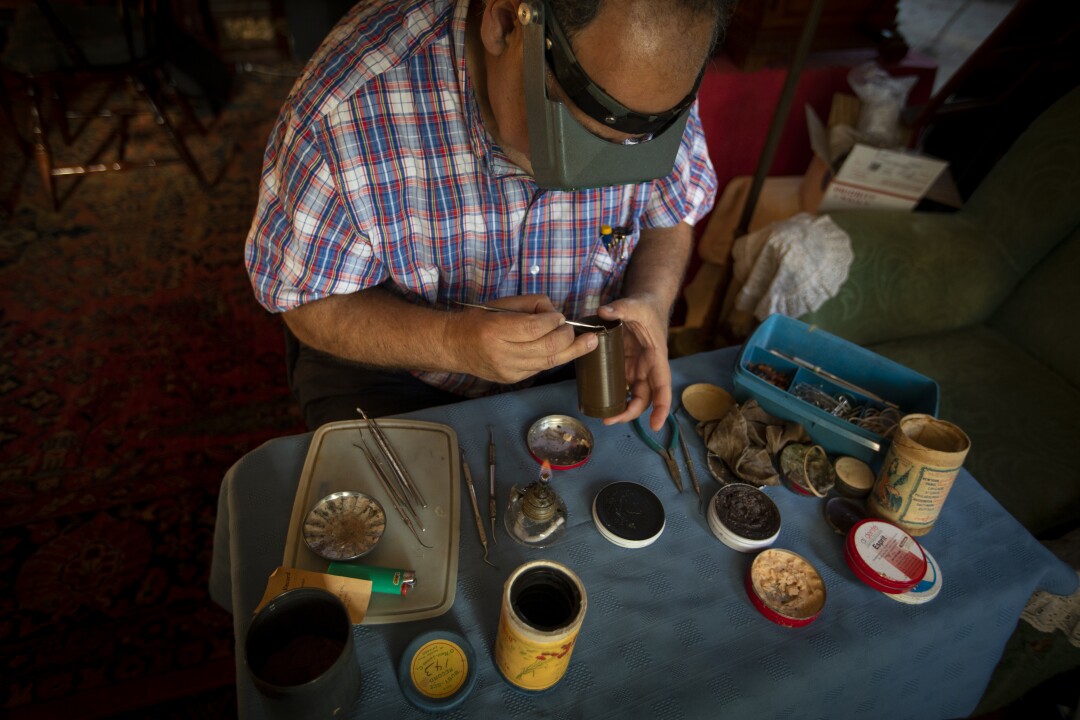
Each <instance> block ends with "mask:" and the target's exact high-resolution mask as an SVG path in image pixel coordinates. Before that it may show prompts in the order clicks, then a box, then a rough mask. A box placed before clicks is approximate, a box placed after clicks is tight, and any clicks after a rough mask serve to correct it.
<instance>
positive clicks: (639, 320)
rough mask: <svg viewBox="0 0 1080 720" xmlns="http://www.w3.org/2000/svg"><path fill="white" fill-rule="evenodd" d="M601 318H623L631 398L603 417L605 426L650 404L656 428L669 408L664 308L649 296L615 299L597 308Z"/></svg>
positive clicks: (631, 416)
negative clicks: (606, 416) (624, 408)
mask: <svg viewBox="0 0 1080 720" xmlns="http://www.w3.org/2000/svg"><path fill="white" fill-rule="evenodd" d="M599 315H600V317H601V318H603V319H604V320H622V323H623V350H624V353H625V355H626V382H627V384H628V385H629V386H630V401H629V402H628V403H627V404H626V410H624V411H623V412H622V413H620V414H618V415H616V416H614V417H610V418H607V419H605V420H604V424H605V425H614V424H615V423H621V422H628V421H630V420H633V419H634V418H636V417H638V416H639V415H641V413H643V412H645V409H646V408H648V407H649V404H650V403H652V406H653V410H652V414H651V415H650V416H649V425H650V426H651V427H652V429H653V430H654V431H659V430H660V428H661V427H663V425H664V421H665V420H666V419H667V416H668V412H669V411H670V410H671V366H670V365H669V364H668V350H667V333H668V319H667V318H668V316H667V308H664V309H661V308H660V307H658V305H657V302H656V301H655V300H654V299H653V298H650V297H648V296H645V295H639V296H635V297H629V298H623V299H621V300H616V301H614V302H612V303H611V304H610V305H605V306H603V307H601V308H600V312H599Z"/></svg>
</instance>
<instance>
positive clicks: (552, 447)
mask: <svg viewBox="0 0 1080 720" xmlns="http://www.w3.org/2000/svg"><path fill="white" fill-rule="evenodd" d="M525 444H526V445H527V446H528V448H529V454H530V455H532V456H533V458H535V459H536V461H537V462H539V463H543V462H547V463H548V465H550V466H551V469H552V470H570V469H572V468H576V467H580V466H582V465H584V464H585V463H586V462H588V460H589V457H590V456H591V455H592V448H593V436H592V433H591V432H589V429H588V428H587V427H585V425H583V424H582V422H581V421H580V420H578V419H577V418H574V417H571V416H569V415H547V416H545V417H542V418H540V419H539V420H537V421H536V422H534V423H533V424H532V427H530V428H529V432H528V434H527V435H526V436H525Z"/></svg>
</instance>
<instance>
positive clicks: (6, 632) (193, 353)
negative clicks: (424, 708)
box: [0, 70, 304, 719]
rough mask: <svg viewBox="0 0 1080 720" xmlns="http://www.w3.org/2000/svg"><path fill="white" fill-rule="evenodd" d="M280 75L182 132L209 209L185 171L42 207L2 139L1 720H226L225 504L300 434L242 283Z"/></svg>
mask: <svg viewBox="0 0 1080 720" xmlns="http://www.w3.org/2000/svg"><path fill="white" fill-rule="evenodd" d="M293 79H294V78H293V77H292V76H291V75H290V73H289V71H287V70H286V71H284V72H282V73H281V74H280V75H274V74H243V75H240V76H238V77H237V78H236V81H235V83H234V89H233V93H232V97H231V98H230V100H229V102H228V105H227V107H226V108H225V109H224V111H223V112H222V113H221V114H220V115H219V116H218V117H217V118H216V119H212V120H213V122H212V124H211V125H210V128H209V132H208V134H207V135H206V136H205V137H201V136H198V135H192V136H191V146H192V150H193V151H194V153H195V154H196V156H197V157H198V159H199V161H200V164H201V165H202V167H203V168H204V171H205V172H206V173H207V174H208V176H210V177H211V178H214V177H216V178H217V181H216V184H215V185H214V188H213V190H212V191H211V192H209V193H205V192H203V191H202V190H200V189H199V187H198V185H197V184H196V182H195V180H194V178H193V177H192V176H191V175H190V174H189V173H188V172H187V170H186V169H185V167H184V166H183V165H182V164H176V165H169V166H167V167H160V168H157V169H152V170H137V171H133V172H130V173H123V174H112V175H96V176H90V177H87V178H86V179H85V180H84V181H82V182H76V181H73V180H70V179H66V178H61V179H60V181H59V187H60V192H61V196H62V206H61V209H60V210H59V211H58V212H53V211H51V210H50V209H48V203H47V201H46V196H45V193H44V191H43V189H42V187H41V184H40V180H39V179H38V176H37V173H36V171H35V170H34V166H33V164H32V162H30V160H29V159H28V158H26V157H24V155H23V154H22V153H21V151H20V149H19V147H18V145H16V143H15V142H14V141H13V137H12V135H11V133H10V132H9V131H8V127H7V126H6V125H5V126H4V131H3V133H0V166H2V169H0V173H3V174H2V175H0V193H3V194H4V196H5V197H6V198H7V199H8V208H9V209H8V211H7V212H6V213H4V214H0V227H2V230H0V716H4V717H11V718H30V717H33V718H35V719H40V718H50V717H58V718H59V717H63V718H73V717H77V718H98V717H119V716H123V717H125V718H128V717H130V718H135V717H144V716H145V717H151V716H153V717H157V718H163V717H173V716H174V715H175V716H176V717H195V716H199V715H202V713H196V712H195V711H185V710H183V708H184V703H185V702H186V701H185V700H183V698H185V697H188V698H191V697H197V696H198V695H199V694H200V693H203V694H205V693H207V692H211V691H213V692H215V693H216V696H217V697H218V698H223V699H220V700H218V701H216V702H217V705H218V706H219V707H218V708H217V709H214V710H211V711H207V714H206V715H202V716H205V717H211V716H212V717H221V716H225V715H222V713H232V714H235V699H234V698H235V696H233V699H232V700H229V690H228V688H229V687H230V686H231V685H232V683H233V681H234V670H233V657H234V656H233V642H234V641H233V636H232V622H231V619H230V616H229V615H228V614H226V613H225V612H224V611H223V610H222V609H221V608H219V607H218V606H216V605H215V604H214V603H213V602H212V601H211V600H210V599H209V597H208V593H207V577H208V573H209V565H210V557H211V546H212V539H213V531H214V517H215V514H216V509H217V507H216V503H217V493H218V489H219V485H220V482H221V478H222V476H223V474H224V473H225V471H226V470H227V469H228V467H229V466H230V465H231V464H232V463H233V462H235V461H236V460H237V459H238V458H239V457H241V456H242V455H243V454H244V453H246V452H248V451H249V450H252V449H253V448H255V447H257V446H258V445H260V444H261V443H263V442H264V441H266V440H268V439H269V438H272V437H276V436H280V435H286V434H291V433H295V432H302V431H303V429H304V428H303V425H302V423H301V420H300V417H299V414H298V413H297V412H296V410H295V409H294V407H293V405H292V402H291V399H290V397H289V394H288V390H287V388H286V384H285V370H284V359H283V356H284V353H283V340H282V334H281V326H280V322H279V320H277V319H276V318H274V317H272V316H271V315H269V314H268V313H266V312H265V311H264V310H263V309H262V308H261V307H259V306H258V305H257V304H256V302H255V300H254V298H253V296H252V293H251V288H250V285H249V283H248V279H247V275H246V274H245V271H244V268H243V243H244V237H245V235H246V232H247V229H248V225H249V223H250V221H251V217H252V214H253V212H254V206H255V200H256V191H257V186H258V179H259V169H260V165H261V159H262V152H263V148H264V145H265V141H266V137H267V135H268V133H269V131H270V127H271V124H272V122H273V120H274V118H275V117H276V115H277V111H278V108H279V107H280V105H281V103H282V101H283V99H284V98H285V95H286V94H287V92H288V90H289V87H290V86H291V84H292V81H293ZM16 111H17V112H20V113H21V111H22V108H19V107H17V108H16ZM208 119H211V118H208ZM158 135H159V132H158V131H157V130H156V129H155V128H153V127H150V126H137V127H136V128H135V133H134V136H133V139H132V142H131V145H130V148H131V155H132V156H133V157H135V156H136V155H137V154H143V156H145V153H144V151H143V148H146V147H147V144H148V143H149V144H151V145H152V149H153V148H156V150H154V151H155V152H158V153H159V155H158V156H159V157H161V156H164V155H168V154H171V153H170V152H169V151H168V148H167V146H166V145H161V144H159V143H157V140H156V138H157V137H158ZM99 141H100V138H99V137H95V135H94V134H93V133H91V134H89V135H87V136H86V137H85V138H83V139H81V140H80V141H79V142H78V143H77V146H76V147H75V148H73V149H66V148H63V147H62V146H61V147H60V149H59V150H58V151H57V154H58V155H66V154H68V152H69V150H71V154H72V155H73V156H77V155H79V154H80V153H81V154H82V156H83V157H86V156H89V155H90V154H91V153H92V152H93V149H94V147H96V145H95V143H97V142H99ZM140 143H143V144H142V145H140ZM106 157H108V156H106ZM61 159H62V160H65V159H66V160H77V159H79V158H78V157H71V158H64V157H61ZM215 689H217V690H215ZM140 708H143V709H140ZM147 708H148V709H147ZM170 708H171V709H172V710H173V711H175V713H173V712H168V711H167V709H170Z"/></svg>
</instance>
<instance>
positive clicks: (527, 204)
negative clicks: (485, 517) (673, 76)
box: [245, 0, 716, 396]
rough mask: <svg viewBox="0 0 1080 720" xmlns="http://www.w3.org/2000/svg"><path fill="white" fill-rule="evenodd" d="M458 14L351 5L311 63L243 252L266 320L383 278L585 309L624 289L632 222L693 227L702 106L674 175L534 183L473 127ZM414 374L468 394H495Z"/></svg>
mask: <svg viewBox="0 0 1080 720" xmlns="http://www.w3.org/2000/svg"><path fill="white" fill-rule="evenodd" d="M468 5H469V3H468V0H457V1H456V2H455V0H426V1H424V0H410V1H408V2H390V1H380V0H375V1H374V2H366V3H363V2H362V3H359V4H358V5H357V6H356V7H354V8H353V10H351V11H350V13H349V14H348V16H347V17H346V18H345V19H343V20H342V22H341V23H339V24H338V26H337V27H336V28H335V29H334V30H333V31H331V33H330V35H329V36H328V37H327V39H326V40H325V41H324V42H323V44H322V46H321V47H320V49H319V51H318V52H317V53H316V55H315V57H313V58H312V60H311V62H309V64H308V66H307V68H306V70H305V71H304V73H303V75H302V76H301V77H300V79H299V80H298V81H297V83H296V85H295V86H294V87H293V90H292V92H291V93H290V95H289V98H288V100H287V101H286V102H285V105H284V107H283V109H282V111H281V114H280V116H279V118H278V121H277V124H276V125H275V127H274V129H273V131H272V133H271V137H270V140H269V144H268V147H267V150H266V155H265V158H264V165H263V175H262V184H261V188H260V195H259V204H258V209H257V210H256V214H255V219H254V223H253V225H252V228H251V231H250V233H249V235H248V238H247V245H246V249H245V260H246V264H247V268H248V272H249V274H250V276H251V282H252V286H253V287H254V290H255V295H256V297H257V298H258V300H259V302H260V303H261V304H262V305H263V306H264V307H266V308H267V309H268V310H270V311H271V312H283V311H286V310H289V309H292V308H295V307H297V306H299V305H302V304H304V303H308V302H311V301H313V300H317V299H319V298H323V297H326V296H329V295H335V294H342V293H355V292H357V291H358V290H362V289H364V288H369V287H372V286H375V285H380V284H385V285H384V287H386V288H388V289H391V290H394V291H396V292H398V293H399V294H401V295H402V296H403V297H405V298H406V299H408V300H410V301H412V302H416V303H423V304H427V305H429V306H434V307H441V308H445V307H448V306H449V305H450V304H451V303H452V301H455V300H460V301H465V302H472V303H483V302H487V301H489V300H492V299H495V298H499V297H503V296H508V295H522V294H530V293H542V294H546V295H547V296H548V297H550V298H551V301H552V303H553V304H554V306H555V307H556V308H557V309H559V310H560V311H561V312H563V313H565V315H566V316H567V317H570V318H575V317H584V316H586V315H591V314H594V313H595V312H596V310H597V308H599V307H600V305H601V304H603V303H606V302H610V301H611V300H612V299H614V298H615V297H617V295H618V293H619V291H620V286H621V282H622V277H623V274H624V272H625V270H626V264H627V261H628V259H629V257H630V255H631V253H632V251H633V247H634V244H635V243H636V241H637V238H638V236H639V233H640V231H641V228H643V227H671V226H674V225H676V224H678V223H679V222H683V221H685V222H687V223H689V224H691V225H693V224H695V223H696V222H697V221H698V220H699V219H700V218H701V216H702V215H703V214H704V213H706V212H708V210H709V208H710V207H711V206H712V202H713V199H714V197H715V194H716V176H715V174H714V172H713V168H712V164H711V163H710V161H709V157H708V152H707V150H706V147H705V137H704V135H703V133H702V129H701V122H700V119H699V117H698V114H697V106H696V104H695V106H694V110H693V113H692V114H691V116H690V120H689V122H688V124H687V128H686V132H685V134H684V136H683V139H682V144H681V147H680V149H679V153H678V157H677V159H676V163H675V169H674V171H673V172H672V174H671V175H669V176H668V177H666V178H662V179H659V180H655V181H653V182H647V183H640V184H637V185H624V186H617V187H608V188H599V189H592V190H578V191H553V190H541V189H539V188H537V186H536V184H535V182H534V181H533V180H532V178H531V177H530V176H528V175H527V174H526V173H525V172H524V171H522V170H521V169H520V168H519V167H517V166H516V165H514V164H512V163H511V162H510V161H509V160H508V158H507V157H506V155H505V154H504V153H503V152H502V151H501V150H500V149H499V148H498V146H496V145H495V144H494V142H493V141H492V139H491V136H489V135H488V134H487V131H486V130H485V129H484V124H483V121H482V119H481V115H480V111H479V107H478V104H477V102H476V98H475V93H474V89H473V84H472V80H471V78H470V77H469V74H468V72H467V71H466V69H465V12H466V10H467V8H468ZM604 224H607V225H611V226H617V227H618V226H622V227H626V228H628V229H629V235H628V237H627V239H626V241H625V243H624V244H623V247H622V248H621V249H620V251H618V252H616V251H615V249H614V248H611V251H610V252H609V250H608V249H607V248H605V247H604V245H603V244H602V243H601V242H600V227H601V226H602V225H604ZM416 375H417V377H419V378H421V379H422V380H424V381H425V382H427V383H429V384H431V385H434V386H436V387H440V388H442V389H445V390H449V391H451V392H455V393H459V394H462V395H468V396H476V395H482V394H487V393H490V392H493V391H497V390H501V389H506V388H502V387H500V386H497V385H494V384H493V383H489V382H486V381H483V380H480V379H478V378H475V377H472V376H468V375H457V374H446V373H427V372H425V373H416Z"/></svg>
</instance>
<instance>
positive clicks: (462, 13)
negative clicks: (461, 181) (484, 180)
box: [450, 0, 525, 177]
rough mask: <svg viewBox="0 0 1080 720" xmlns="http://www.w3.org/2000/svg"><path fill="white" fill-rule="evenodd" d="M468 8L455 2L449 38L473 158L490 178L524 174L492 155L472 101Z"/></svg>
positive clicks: (459, 0) (490, 140)
mask: <svg viewBox="0 0 1080 720" xmlns="http://www.w3.org/2000/svg"><path fill="white" fill-rule="evenodd" d="M470 5H471V2H470V0H457V6H456V7H455V9H454V16H453V18H452V20H451V21H450V36H451V44H452V47H453V49H454V59H455V65H456V69H457V76H458V89H459V92H460V94H461V101H462V105H463V107H464V108H465V118H466V122H467V123H468V130H469V140H470V142H471V143H472V151H473V155H475V156H476V159H477V160H478V161H479V162H480V164H481V166H482V167H483V168H484V169H485V171H486V172H488V173H489V174H491V175H496V176H499V177H503V176H508V175H524V174H525V171H524V170H522V169H521V168H519V167H518V166H517V165H515V164H514V163H512V162H510V160H509V159H508V158H507V157H506V156H505V155H504V154H503V153H501V152H495V140H494V138H492V136H491V135H490V134H489V133H488V131H487V128H486V127H485V126H484V119H483V115H482V114H481V112H480V103H479V101H478V100H477V99H476V88H475V87H474V85H473V79H472V77H470V76H469V70H468V66H467V63H466V61H465V25H466V23H467V22H468V16H469V7H470Z"/></svg>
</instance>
